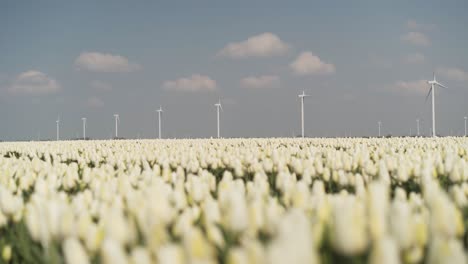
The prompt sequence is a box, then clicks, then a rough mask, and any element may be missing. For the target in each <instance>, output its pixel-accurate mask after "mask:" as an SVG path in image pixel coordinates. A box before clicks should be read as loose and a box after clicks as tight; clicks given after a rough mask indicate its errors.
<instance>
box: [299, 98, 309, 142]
mask: <svg viewBox="0 0 468 264" xmlns="http://www.w3.org/2000/svg"><path fill="white" fill-rule="evenodd" d="M308 96H310V95H306V94H305V92H304V91H302V94H300V95H299V98H300V99H301V136H302V138H304V97H308Z"/></svg>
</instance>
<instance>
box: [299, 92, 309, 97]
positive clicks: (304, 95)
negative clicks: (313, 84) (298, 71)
mask: <svg viewBox="0 0 468 264" xmlns="http://www.w3.org/2000/svg"><path fill="white" fill-rule="evenodd" d="M298 96H299V98H304V97H308V96H310V95H308V94H305V92H304V91H302V94H300V95H298Z"/></svg>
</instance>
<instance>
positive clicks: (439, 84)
mask: <svg viewBox="0 0 468 264" xmlns="http://www.w3.org/2000/svg"><path fill="white" fill-rule="evenodd" d="M436 84H437V85H438V86H440V87H442V88H445V89H448V88H447V87H446V86H444V85H442V84H441V83H439V82H436Z"/></svg>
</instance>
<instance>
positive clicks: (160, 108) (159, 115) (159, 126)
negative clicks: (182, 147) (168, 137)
mask: <svg viewBox="0 0 468 264" xmlns="http://www.w3.org/2000/svg"><path fill="white" fill-rule="evenodd" d="M156 112H158V130H159V134H158V138H159V139H161V114H162V112H163V110H162V107H161V106H159V109H158V110H156Z"/></svg>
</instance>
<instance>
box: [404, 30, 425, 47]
mask: <svg viewBox="0 0 468 264" xmlns="http://www.w3.org/2000/svg"><path fill="white" fill-rule="evenodd" d="M401 40H402V41H404V42H406V43H409V44H413V45H416V46H429V45H430V44H431V41H430V40H429V38H428V37H427V36H426V35H424V33H421V32H416V31H412V32H408V33H406V34H405V35H403V36H401Z"/></svg>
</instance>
